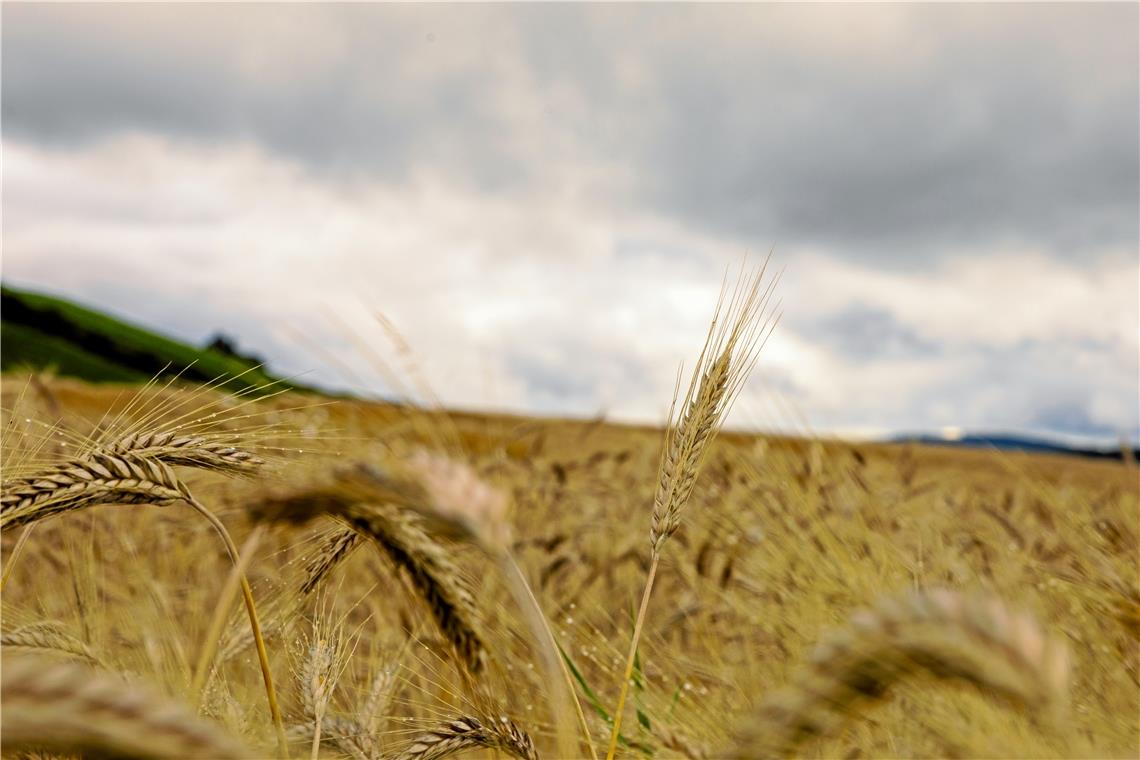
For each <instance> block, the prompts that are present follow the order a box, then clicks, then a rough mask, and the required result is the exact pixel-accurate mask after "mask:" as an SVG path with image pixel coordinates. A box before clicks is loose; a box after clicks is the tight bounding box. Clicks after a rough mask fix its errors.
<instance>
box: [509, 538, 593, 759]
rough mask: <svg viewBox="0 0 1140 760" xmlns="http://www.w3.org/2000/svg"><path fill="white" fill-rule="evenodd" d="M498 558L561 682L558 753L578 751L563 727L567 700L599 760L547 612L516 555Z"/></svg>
mask: <svg viewBox="0 0 1140 760" xmlns="http://www.w3.org/2000/svg"><path fill="white" fill-rule="evenodd" d="M499 561H500V563H501V564H502V566H503V574H504V575H506V577H507V580H508V582H509V584H510V588H511V593H512V594H513V595H514V597H515V602H516V603H517V604H518V605H519V607H521V608H522V610H523V612H524V614H525V616H526V619H527V623H528V624H529V625H530V628H531V635H532V636H534V638H535V640H536V641H538V643H539V644H540V645H541V646H540V648H541V650H542V663H543V666H544V668H545V669H546V679H547V681H548V682H550V683H552V684H554V683H556V684H558V686H557V689H556V692H555V705H554V713H555V715H554V723H555V726H556V727H557V729H558V752H559V755H560V756H561V757H574V756H575V754H576V753H575V751H574V750H573V749H570V748H571V747H573V746H574V743H573V740H572V739H570V738H568V737H567V736H566V734H567V732H566V731H565V730H564V726H563V720H562V719H563V717H564V716H565V715H566V706H567V704H568V703H570V702H571V701H572V702H573V704H574V709H575V711H576V712H577V714H578V725H579V726H580V727H581V729H582V734H583V736H584V737H585V739H586V748H587V749H589V750H590V758H591V760H598V755H597V753H596V752H595V751H594V742H593V741H592V740H591V738H590V726H589V724H587V723H586V715H585V713H583V712H582V703H581V702H579V701H578V695H577V693H576V692H575V690H574V681H573V680H572V677H571V675H570V670H569V668H567V667H566V662H565V661H564V660H563V659H562V657H561V656H560V655H559V653H558V642H557V641H556V640H555V638H554V631H552V630H551V629H550V624H549V623H548V622H547V620H546V616H545V615H543V614H542V607H540V606H539V604H538V599H536V598H535V596H534V592H533V591H531V588H530V584H528V583H527V582H526V576H524V575H523V571H522V568H521V567H519V564H518V562H516V561H515V558H514V557H513V556H512V555H511V554H510V553H509V552H503V553H501V554H500V555H499ZM555 663H557V664H558V665H560V666H561V672H562V678H561V679H560V678H559V677H558V672H557V667H556V666H555ZM568 749H569V750H570V751H569V753H567V750H568Z"/></svg>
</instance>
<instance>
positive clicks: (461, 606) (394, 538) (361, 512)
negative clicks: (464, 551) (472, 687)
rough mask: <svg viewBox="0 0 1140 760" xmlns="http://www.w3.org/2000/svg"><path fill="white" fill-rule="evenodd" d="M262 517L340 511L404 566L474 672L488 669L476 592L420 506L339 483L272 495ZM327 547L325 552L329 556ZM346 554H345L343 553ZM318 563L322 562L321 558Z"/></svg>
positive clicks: (260, 507)
mask: <svg viewBox="0 0 1140 760" xmlns="http://www.w3.org/2000/svg"><path fill="white" fill-rule="evenodd" d="M252 513H253V514H254V516H255V518H257V519H268V520H297V519H308V518H311V517H313V516H315V515H319V514H330V515H334V516H337V517H339V518H341V519H342V520H344V521H345V522H347V523H348V525H349V526H350V527H351V529H352V530H354V531H356V532H358V533H360V534H361V535H363V536H366V537H367V538H369V539H371V540H372V541H373V542H374V543H375V544H376V545H377V546H379V547H380V549H381V550H382V551H383V552H384V554H386V555H387V556H388V558H389V559H391V560H392V562H393V564H395V565H396V566H397V567H399V568H402V569H403V570H404V571H405V572H406V573H407V574H408V577H409V578H410V579H411V581H412V585H413V586H414V587H415V589H416V591H418V592H419V594H420V596H422V597H423V599H424V600H425V601H426V602H427V605H428V608H429V609H430V610H431V614H432V617H434V618H435V621H436V623H437V624H438V626H439V628H440V631H441V632H442V633H443V635H444V637H445V638H447V640H448V641H449V642H450V643H451V644H452V646H453V647H454V648H455V651H456V654H457V655H458V657H459V659H460V661H461V662H463V663H464V664H465V665H466V667H467V668H468V669H469V670H471V671H472V672H475V673H477V672H479V671H480V670H481V669H482V665H483V658H484V651H485V647H484V644H483V640H482V637H481V636H480V635H479V633H478V629H479V625H480V624H479V614H478V606H477V605H476V603H475V595H474V593H472V591H471V589H470V588H469V587H468V584H467V582H466V580H464V578H463V575H462V573H460V571H459V568H458V567H456V566H455V564H454V563H453V562H452V561H451V558H450V557H449V556H448V552H447V550H446V549H445V548H444V547H443V546H442V545H441V544H440V543H438V542H437V541H436V540H435V539H434V538H432V536H431V535H430V534H429V533H428V532H427V530H426V529H425V527H424V520H423V518H422V517H420V516H419V515H418V514H416V513H415V512H413V511H411V510H409V509H405V508H403V507H398V506H396V505H394V504H390V503H382V504H376V503H368V502H363V501H360V500H359V499H358V497H357V494H355V493H354V492H353V490H352V489H351V488H344V487H339V486H337V485H336V484H334V485H332V486H328V487H323V486H317V487H314V488H309V489H301V490H298V491H296V492H294V493H292V494H289V495H287V496H284V497H279V498H273V499H266V500H263V501H261V502H260V503H258V504H256V505H255V506H254V507H253V508H252ZM326 555H327V552H322V555H321V556H326ZM341 556H343V555H341ZM316 564H317V565H320V564H321V561H320V559H319V558H318V560H317V562H316Z"/></svg>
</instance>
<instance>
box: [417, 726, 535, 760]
mask: <svg viewBox="0 0 1140 760" xmlns="http://www.w3.org/2000/svg"><path fill="white" fill-rule="evenodd" d="M479 747H484V748H487V749H497V750H501V751H502V752H505V753H506V754H508V755H510V756H512V757H516V758H519V760H538V752H537V751H536V750H535V748H534V742H533V741H532V740H531V738H530V735H529V734H527V732H526V731H524V730H522V729H521V728H519V726H518V725H516V724H515V723H514V721H511V720H508V719H507V718H505V717H504V718H500V719H499V720H488V721H487V722H486V723H484V722H482V721H480V720H479V719H478V718H473V717H470V716H463V717H459V718H455V719H454V720H450V721H447V722H446V723H444V724H443V725H441V726H439V727H438V728H435V729H432V730H431V731H427V732H425V733H423V734H420V735H419V736H417V737H416V738H415V739H413V740H412V742H411V744H409V745H408V746H407V748H405V749H404V751H403V752H401V753H400V754H399V755H398V756H397V760H439V759H440V758H444V757H447V756H449V755H454V754H456V753H458V752H464V751H466V750H469V749H476V748H479Z"/></svg>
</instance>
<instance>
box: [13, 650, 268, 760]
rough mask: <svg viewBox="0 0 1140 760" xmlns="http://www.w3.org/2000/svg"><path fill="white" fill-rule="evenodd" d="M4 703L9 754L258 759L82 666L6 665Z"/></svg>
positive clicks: (180, 712) (202, 724)
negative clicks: (39, 752)
mask: <svg viewBox="0 0 1140 760" xmlns="http://www.w3.org/2000/svg"><path fill="white" fill-rule="evenodd" d="M0 701H2V703H3V711H2V712H0V733H2V734H3V736H4V750H5V752H14V751H18V750H21V749H42V750H48V751H51V752H56V753H74V754H82V755H92V754H95V755H103V756H108V757H123V758H136V759H137V760H159V759H162V760H166V759H167V758H169V759H170V760H175V759H177V758H204V759H205V758H209V760H229V759H230V758H234V759H236V758H249V757H253V756H254V755H253V753H251V752H250V751H248V750H247V749H245V748H244V747H243V746H242V745H241V743H240V742H238V741H237V740H236V739H234V738H232V737H230V736H228V735H227V734H226V733H225V732H224V731H223V730H222V729H221V727H220V726H217V725H215V724H212V723H210V722H208V721H204V720H202V719H201V718H198V717H197V716H195V715H194V714H193V713H192V712H191V711H190V710H189V709H187V708H186V707H184V706H182V705H179V704H177V703H174V702H171V701H170V700H168V699H166V698H164V697H161V696H159V695H157V694H155V693H153V692H151V691H150V690H148V689H144V688H142V687H139V686H135V685H130V684H126V683H123V682H122V681H121V680H119V679H118V678H115V677H111V676H110V675H108V674H102V673H98V672H96V671H92V670H90V669H88V668H83V667H79V666H77V665H75V664H63V663H60V664H45V662H44V661H42V660H39V659H38V658H13V659H9V660H6V661H5V662H4V669H3V673H2V675H0Z"/></svg>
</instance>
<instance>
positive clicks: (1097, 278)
mask: <svg viewBox="0 0 1140 760" xmlns="http://www.w3.org/2000/svg"><path fill="white" fill-rule="evenodd" d="M2 13H3V19H2V20H3V24H2V49H0V66H2V93H0V99H2V125H0V128H2V137H0V139H2V148H3V155H2V160H3V259H2V275H3V278H4V280H5V281H6V282H9V283H11V284H13V285H18V286H25V287H30V288H34V289H39V290H44V291H49V292H52V293H56V294H61V295H65V296H68V297H72V298H75V299H77V300H80V301H82V302H84V303H86V304H89V305H93V306H95V307H99V308H103V309H106V310H108V311H110V312H112V313H114V314H117V315H120V316H123V317H126V318H129V319H131V320H133V321H137V322H139V323H142V324H145V325H148V326H150V327H153V328H156V329H159V330H160V331H163V332H166V333H168V334H170V335H173V336H175V337H178V338H182V339H185V340H188V341H191V342H194V343H202V342H204V341H206V340H208V339H209V338H210V337H211V336H212V335H213V334H214V333H215V332H218V331H222V332H224V333H226V334H227V335H229V336H232V337H233V338H234V339H235V340H236V342H237V344H238V346H239V347H240V348H241V349H244V350H245V351H248V352H252V353H255V354H257V355H259V356H262V357H264V358H265V360H266V361H267V362H268V364H269V366H270V368H271V369H272V370H274V371H276V372H279V373H287V374H301V375H302V377H303V379H304V380H305V381H308V382H312V383H318V384H323V385H326V386H328V387H331V388H338V389H354V390H357V391H360V392H364V393H368V394H371V395H378V396H391V395H393V394H400V393H409V394H411V395H413V396H415V395H416V394H417V393H419V394H420V395H421V396H422V395H426V394H425V393H424V392H422V391H416V390H414V389H417V388H421V389H422V388H423V387H424V386H430V388H431V389H432V390H433V392H434V394H435V395H437V396H438V397H439V398H440V399H442V401H443V403H445V404H448V405H452V406H457V407H464V408H484V409H499V410H509V411H516V412H523V413H536V414H544V415H571V416H587V417H593V416H596V415H601V414H604V415H606V416H607V417H609V418H611V419H616V420H628V421H637V422H651V423H653V422H661V421H662V419H663V418H664V416H665V414H666V412H667V410H668V407H669V402H670V400H671V398H672V392H673V386H674V381H675V378H676V374H677V370H678V367H679V366H680V365H681V364H682V363H686V364H687V365H691V364H692V362H693V360H694V359H695V358H696V355H697V353H698V352H699V349H700V345H701V342H702V340H703V337H704V333H705V331H706V329H707V324H708V320H709V318H710V317H711V314H712V310H713V307H714V305H715V302H716V299H717V294H718V290H719V288H720V285H721V282H722V280H723V278H724V276H725V273H726V271H730V272H732V271H736V270H738V269H739V267H740V266H741V263H742V262H744V261H748V262H750V263H751V264H757V263H760V262H763V261H764V259H765V258H766V257H767V256H768V255H769V253H771V271H779V272H782V275H781V280H780V282H779V284H778V286H777V295H778V297H779V298H780V300H781V312H782V318H781V321H780V324H779V326H778V327H777V329H776V332H775V334H774V336H773V337H772V339H771V341H770V342H769V343H768V344H767V345H766V346H765V348H764V351H763V353H762V354H761V358H760V361H759V363H758V365H757V367H756V370H755V371H754V375H753V377H752V380H751V381H750V382H749V384H748V385H747V386H746V387H745V389H744V390H743V392H742V394H741V398H740V400H739V402H738V404H737V408H736V409H735V410H734V412H733V415H732V417H731V418H730V424H731V425H732V426H734V427H744V428H757V429H763V430H772V431H777V432H792V433H798V434H822V435H843V436H860V437H862V436H883V435H893V434H897V433H900V432H910V431H939V430H944V429H953V428H963V429H966V430H972V431H973V430H984V431H1016V432H1022V433H1035V434H1039V435H1049V436H1057V437H1063V438H1066V439H1071V440H1074V441H1076V440H1080V441H1101V442H1112V441H1115V440H1118V439H1119V437H1120V436H1121V435H1125V436H1128V437H1130V438H1132V439H1134V440H1135V439H1137V438H1140V408H1138V405H1140V400H1138V397H1140V356H1138V352H1140V337H1138V336H1140V333H1138V330H1140V295H1138V291H1140V148H1138V134H1140V74H1138V72H1140V41H1138V37H1140V31H1138V30H1140V6H1137V5H1136V4H1115V5H1094V4H1083V3H1077V4H1072V5H1068V4H1033V5H1030V4H1003V5H997V4H969V5H934V4H917V3H909V4H874V5H838V6H835V5H784V4H772V5H768V4H756V5H711V4H710V5H619V4H601V5H545V4H544V5H511V4H507V5H429V4H409V5H320V4H314V5H207V4H169V5H158V4H149V5H136V6H130V5H82V6H79V5H74V6H73V5H54V4H53V5H30V4H28V5H23V4H21V5H14V4H5V5H4V7H3V11H2ZM378 315H383V317H384V318H386V319H387V320H389V321H390V323H391V325H393V326H394V330H395V334H398V335H399V336H400V337H399V338H394V337H393V335H394V333H393V331H392V330H391V329H387V328H385V326H384V324H383V323H382V322H381V321H380V319H379V318H378ZM402 344H406V346H407V348H404V347H402ZM384 365H388V366H394V367H397V368H399V371H398V372H397V373H396V374H397V375H398V376H399V377H402V378H403V379H402V380H397V379H393V378H392V377H391V375H390V373H388V372H386V371H384V368H383V367H384Z"/></svg>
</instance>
